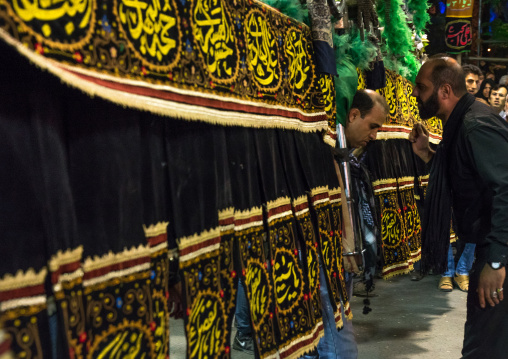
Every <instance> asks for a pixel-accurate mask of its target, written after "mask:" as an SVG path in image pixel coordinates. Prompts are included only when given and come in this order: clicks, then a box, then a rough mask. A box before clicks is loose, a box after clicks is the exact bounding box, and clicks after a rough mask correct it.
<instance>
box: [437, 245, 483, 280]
mask: <svg viewBox="0 0 508 359" xmlns="http://www.w3.org/2000/svg"><path fill="white" fill-rule="evenodd" d="M475 247H476V244H474V243H466V246H465V247H464V251H463V252H462V255H461V256H460V259H459V261H458V262H457V266H455V259H454V258H453V249H452V246H450V248H448V269H447V270H446V272H444V273H443V277H453V276H454V275H455V273H457V274H458V275H469V272H470V271H471V267H472V266H473V261H474V250H475Z"/></svg>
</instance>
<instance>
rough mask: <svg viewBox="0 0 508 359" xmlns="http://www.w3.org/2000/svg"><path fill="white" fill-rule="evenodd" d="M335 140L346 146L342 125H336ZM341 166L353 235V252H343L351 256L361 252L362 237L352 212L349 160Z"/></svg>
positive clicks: (341, 145) (343, 146)
mask: <svg viewBox="0 0 508 359" xmlns="http://www.w3.org/2000/svg"><path fill="white" fill-rule="evenodd" d="M337 141H339V147H340V148H347V143H346V133H345V132H344V126H342V125H341V124H338V125H337ZM339 165H340V166H342V171H343V172H344V176H343V179H344V195H345V197H346V205H347V209H348V212H349V218H348V220H349V222H350V223H351V228H352V229H353V232H354V236H355V249H354V250H353V252H348V253H343V254H344V255H345V256H352V255H357V254H361V253H362V252H363V239H362V238H361V235H360V233H359V231H358V227H357V226H356V222H355V220H354V214H353V198H352V196H351V170H350V168H349V162H348V161H347V160H346V161H344V162H341V163H340V164H339ZM343 203H344V202H343Z"/></svg>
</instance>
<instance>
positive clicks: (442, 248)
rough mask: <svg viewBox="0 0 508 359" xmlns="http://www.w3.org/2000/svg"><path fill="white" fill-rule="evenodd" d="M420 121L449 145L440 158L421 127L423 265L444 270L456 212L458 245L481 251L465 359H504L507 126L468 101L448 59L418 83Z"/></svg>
mask: <svg viewBox="0 0 508 359" xmlns="http://www.w3.org/2000/svg"><path fill="white" fill-rule="evenodd" d="M412 95H413V96H415V97H416V99H417V101H418V107H419V109H420V116H421V117H422V118H423V119H427V118H430V117H433V116H437V117H439V118H440V119H441V120H442V121H443V124H444V126H443V127H444V131H443V139H442V141H441V143H440V144H439V146H438V148H437V150H436V151H435V152H434V151H433V150H432V149H431V148H430V146H429V137H428V131H427V130H426V129H425V128H424V127H423V126H422V125H421V124H416V125H415V126H414V128H413V131H412V132H411V134H410V135H409V140H410V141H411V142H412V143H413V151H414V152H415V153H416V154H417V155H418V156H419V157H420V158H422V159H423V160H424V161H425V162H430V161H432V163H431V171H430V180H429V187H428V189H427V196H426V198H425V213H424V216H423V225H422V230H423V232H422V236H423V238H422V241H423V243H422V251H423V252H424V257H423V261H424V265H426V266H427V267H430V268H435V269H437V270H438V271H442V270H443V269H444V267H445V266H446V264H445V263H446V250H447V245H448V244H449V229H450V218H451V208H452V207H453V214H454V223H455V224H456V232H457V234H458V237H459V240H462V241H465V242H472V243H476V262H475V264H474V265H473V270H472V272H471V278H470V279H471V280H470V288H469V289H470V290H469V292H468V298H467V320H466V325H465V330H464V346H463V348H462V355H463V359H466V358H467V359H471V358H497V359H501V358H506V343H507V342H508V325H507V323H508V300H506V301H503V297H504V296H503V291H504V289H506V288H508V284H507V282H506V269H505V265H506V263H507V260H508V226H507V225H506V223H508V176H507V173H508V156H507V155H506V154H507V153H508V123H507V122H505V121H503V119H501V118H500V117H499V116H498V115H497V114H495V113H494V112H493V111H492V110H491V109H490V108H489V107H488V106H485V105H484V104H482V103H480V102H478V101H475V99H474V97H473V96H472V95H471V94H469V93H467V91H466V86H465V79H464V73H463V71H462V69H461V68H460V66H459V65H458V64H457V62H456V61H455V60H453V59H451V58H448V57H442V58H432V59H429V60H428V61H427V62H426V63H425V64H423V66H422V67H421V69H420V71H419V73H418V76H417V77H416V86H415V88H414V90H413V94H412Z"/></svg>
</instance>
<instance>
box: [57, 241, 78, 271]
mask: <svg viewBox="0 0 508 359" xmlns="http://www.w3.org/2000/svg"><path fill="white" fill-rule="evenodd" d="M82 258H83V246H82V245H80V246H78V247H77V248H74V249H67V250H65V251H61V250H59V251H58V252H56V254H55V255H53V256H51V259H50V260H49V270H50V271H51V272H56V271H57V270H58V268H59V267H61V266H62V265H66V264H69V263H73V262H78V261H81V259H82Z"/></svg>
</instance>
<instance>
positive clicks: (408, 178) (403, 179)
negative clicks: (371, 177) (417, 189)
mask: <svg viewBox="0 0 508 359" xmlns="http://www.w3.org/2000/svg"><path fill="white" fill-rule="evenodd" d="M414 180H415V178H414V177H413V176H406V177H399V178H397V181H398V182H399V183H400V182H409V181H414Z"/></svg>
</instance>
